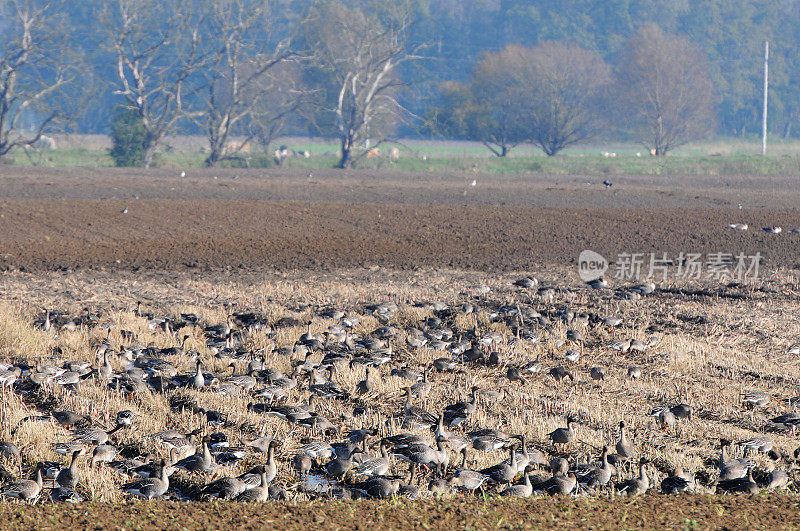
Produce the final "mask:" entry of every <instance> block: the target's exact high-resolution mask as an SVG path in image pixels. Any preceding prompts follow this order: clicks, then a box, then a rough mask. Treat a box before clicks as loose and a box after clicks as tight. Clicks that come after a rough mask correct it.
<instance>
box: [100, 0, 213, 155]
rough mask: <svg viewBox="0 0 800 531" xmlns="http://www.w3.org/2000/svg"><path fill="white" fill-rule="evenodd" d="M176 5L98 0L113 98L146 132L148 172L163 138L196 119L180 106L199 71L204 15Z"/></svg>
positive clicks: (175, 1)
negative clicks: (113, 77) (112, 70)
mask: <svg viewBox="0 0 800 531" xmlns="http://www.w3.org/2000/svg"><path fill="white" fill-rule="evenodd" d="M195 8H196V6H194V5H193V4H192V3H191V2H182V1H180V0H103V12H102V23H103V25H104V26H105V29H106V32H107V34H108V39H109V42H110V45H111V47H112V49H113V51H114V57H115V62H116V73H117V81H118V89H117V90H116V94H119V95H121V96H122V97H123V98H124V99H125V105H126V106H127V107H128V108H130V109H133V110H135V111H136V112H137V113H138V115H139V117H140V118H141V120H142V124H143V126H144V128H145V130H146V131H147V135H146V140H145V146H144V165H145V166H146V167H149V166H150V165H151V164H152V162H153V155H154V154H155V151H156V148H157V147H158V145H159V143H160V142H161V140H162V139H163V138H164V136H165V135H166V134H167V133H169V132H170V131H171V130H172V129H173V128H174V127H175V125H176V124H177V123H178V121H179V120H181V119H184V118H187V117H192V116H198V115H199V114H198V113H197V112H190V111H189V110H187V109H186V108H185V107H184V103H183V98H184V93H185V91H186V89H187V87H186V85H187V82H188V80H189V77H190V76H191V75H192V74H193V73H194V72H195V71H197V70H198V69H199V68H201V67H202V66H204V64H205V61H206V60H207V58H206V57H204V55H203V54H202V53H201V49H200V42H201V41H200V26H201V23H202V18H203V16H204V14H205V12H204V11H203V10H202V9H200V10H197V9H195Z"/></svg>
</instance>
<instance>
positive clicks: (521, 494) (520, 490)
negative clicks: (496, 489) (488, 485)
mask: <svg viewBox="0 0 800 531" xmlns="http://www.w3.org/2000/svg"><path fill="white" fill-rule="evenodd" d="M532 494H533V485H531V476H530V472H529V471H528V469H527V468H526V469H525V471H524V472H523V482H522V484H519V485H511V486H509V487H507V488H506V489H505V490H503V491H502V492H501V493H500V495H501V496H514V497H515V498H530V497H531V495H532Z"/></svg>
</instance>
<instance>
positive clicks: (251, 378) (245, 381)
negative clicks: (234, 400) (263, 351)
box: [226, 362, 258, 391]
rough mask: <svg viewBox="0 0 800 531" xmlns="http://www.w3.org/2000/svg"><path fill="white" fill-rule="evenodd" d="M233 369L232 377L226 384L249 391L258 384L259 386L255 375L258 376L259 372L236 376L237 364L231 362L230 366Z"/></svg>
mask: <svg viewBox="0 0 800 531" xmlns="http://www.w3.org/2000/svg"><path fill="white" fill-rule="evenodd" d="M228 367H229V368H230V369H231V375H230V376H229V377H228V378H227V379H226V383H229V384H232V385H235V386H236V387H240V388H242V389H245V390H247V391H250V390H251V389H253V388H254V387H255V386H256V384H258V379H257V378H256V376H255V375H257V374H258V371H256V370H252V371H250V372H249V373H248V374H240V375H237V374H236V364H235V363H233V362H231V364H230V365H229V366H228Z"/></svg>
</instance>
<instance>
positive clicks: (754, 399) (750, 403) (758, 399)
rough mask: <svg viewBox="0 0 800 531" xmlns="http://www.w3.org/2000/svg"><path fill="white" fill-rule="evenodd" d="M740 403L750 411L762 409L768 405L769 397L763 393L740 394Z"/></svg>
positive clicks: (749, 392)
mask: <svg viewBox="0 0 800 531" xmlns="http://www.w3.org/2000/svg"><path fill="white" fill-rule="evenodd" d="M742 403H743V404H745V405H746V406H747V407H748V408H750V409H753V408H756V407H764V406H766V405H767V404H768V403H769V395H768V394H767V393H765V392H764V391H746V392H744V393H742Z"/></svg>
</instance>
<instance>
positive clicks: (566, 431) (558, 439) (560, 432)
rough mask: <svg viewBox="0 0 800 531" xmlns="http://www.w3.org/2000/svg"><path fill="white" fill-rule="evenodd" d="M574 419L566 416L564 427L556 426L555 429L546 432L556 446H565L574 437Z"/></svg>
mask: <svg viewBox="0 0 800 531" xmlns="http://www.w3.org/2000/svg"><path fill="white" fill-rule="evenodd" d="M574 422H575V420H574V419H573V418H572V417H567V427H566V428H556V429H555V430H553V431H551V432H550V433H548V434H547V436H548V437H549V438H550V440H551V441H553V445H555V446H556V447H557V446H558V445H561V446H566V445H568V444H569V443H570V442H572V439H573V437H574V433H573V431H572V424H573V423H574Z"/></svg>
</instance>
